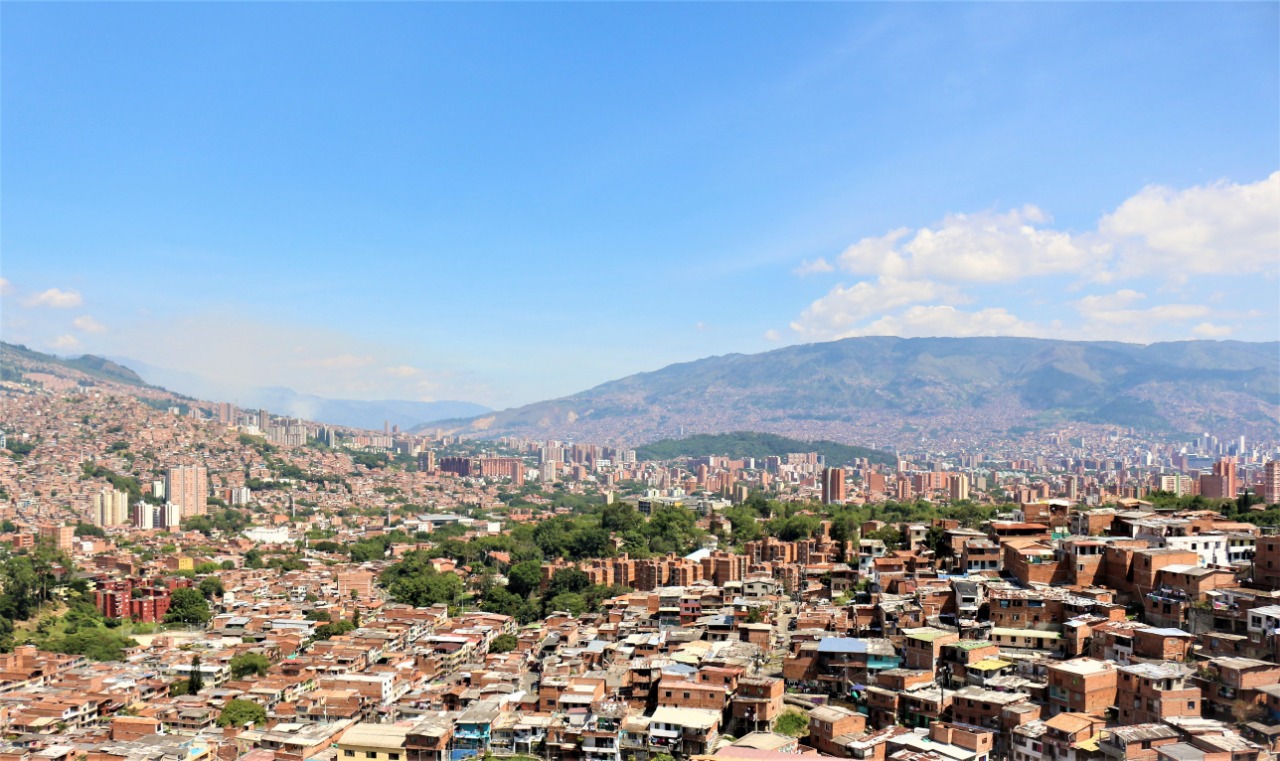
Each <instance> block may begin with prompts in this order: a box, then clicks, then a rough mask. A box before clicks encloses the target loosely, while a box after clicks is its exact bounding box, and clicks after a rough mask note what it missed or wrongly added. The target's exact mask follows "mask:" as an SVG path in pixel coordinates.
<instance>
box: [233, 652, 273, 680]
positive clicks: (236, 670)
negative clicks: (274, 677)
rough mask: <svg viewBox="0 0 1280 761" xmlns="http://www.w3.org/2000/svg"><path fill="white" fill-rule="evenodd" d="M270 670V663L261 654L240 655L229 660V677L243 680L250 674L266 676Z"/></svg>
mask: <svg viewBox="0 0 1280 761" xmlns="http://www.w3.org/2000/svg"><path fill="white" fill-rule="evenodd" d="M270 670H271V661H269V660H267V657H266V656H264V655H262V654H261V653H240V654H239V655H236V656H233V657H232V658H231V676H232V678H234V679H243V678H245V677H246V676H249V675H250V674H257V675H258V676H266V675H267V672H268V671H270Z"/></svg>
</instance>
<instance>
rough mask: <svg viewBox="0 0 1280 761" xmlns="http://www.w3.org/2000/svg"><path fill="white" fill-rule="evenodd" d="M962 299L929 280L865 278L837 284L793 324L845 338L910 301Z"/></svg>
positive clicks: (815, 334)
mask: <svg viewBox="0 0 1280 761" xmlns="http://www.w3.org/2000/svg"><path fill="white" fill-rule="evenodd" d="M962 300H963V297H962V296H961V295H960V294H959V293H958V292H956V291H955V290H954V289H953V288H951V287H949V286H945V285H940V284H938V283H935V282H932V281H929V280H898V279H897V278H893V277H881V278H879V279H878V280H876V281H875V282H870V281H863V282H861V283H855V284H854V285H852V286H850V287H848V288H846V287H844V286H843V285H837V286H836V287H835V288H833V289H832V290H831V292H830V293H828V294H827V295H826V296H823V297H822V298H820V299H818V300H817V301H814V302H813V303H812V304H810V305H809V306H808V307H807V308H806V309H805V310H804V311H803V312H801V313H800V316H799V317H798V318H797V319H796V320H795V321H794V322H792V323H791V329H792V330H794V331H795V332H797V333H799V334H801V335H802V336H805V337H806V338H810V339H816V340H824V339H827V338H836V337H842V336H845V335H850V333H849V331H850V330H854V329H855V326H857V324H858V323H860V322H862V321H864V320H866V319H868V318H870V317H873V316H876V315H880V314H883V313H885V312H888V311H892V310H894V309H898V308H900V307H904V306H907V305H908V304H919V303H921V302H926V301H944V302H959V301H962Z"/></svg>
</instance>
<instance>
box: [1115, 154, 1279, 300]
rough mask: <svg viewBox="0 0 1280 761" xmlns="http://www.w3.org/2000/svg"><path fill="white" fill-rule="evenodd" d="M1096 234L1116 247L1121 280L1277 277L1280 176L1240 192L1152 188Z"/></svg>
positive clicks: (1223, 187)
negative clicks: (1141, 277) (1260, 274)
mask: <svg viewBox="0 0 1280 761" xmlns="http://www.w3.org/2000/svg"><path fill="white" fill-rule="evenodd" d="M1098 230H1099V232H1100V233H1101V234H1102V235H1103V236H1104V237H1106V238H1107V239H1109V240H1111V241H1113V242H1114V243H1115V244H1116V251H1117V262H1116V269H1117V270H1118V272H1119V274H1120V275H1121V276H1122V277H1124V276H1128V277H1132V276H1137V275H1145V274H1164V275H1168V276H1178V275H1183V276H1185V275H1186V274H1187V273H1192V274H1206V275H1207V274H1232V273H1236V274H1243V273H1257V272H1268V273H1275V272H1276V271H1277V269H1280V172H1274V173H1272V174H1271V176H1269V177H1267V178H1266V179H1264V180H1260V181H1258V182H1255V183H1251V184H1245V185H1239V184H1235V183H1228V182H1225V181H1223V182H1217V183H1214V184H1212V185H1199V186H1196V187H1192V188H1188V189H1186V190H1175V189H1173V188H1169V187H1165V186H1163V185H1149V186H1147V187H1145V188H1143V189H1142V190H1141V191H1140V192H1139V193H1138V194H1137V195H1135V196H1133V197H1131V198H1129V199H1128V200H1127V201H1125V202H1124V203H1122V204H1121V205H1120V207H1119V208H1117V209H1116V210H1115V211H1114V212H1112V213H1111V214H1108V215H1107V216H1105V217H1103V218H1102V220H1101V221H1100V222H1099V223H1098Z"/></svg>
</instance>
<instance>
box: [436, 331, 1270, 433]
mask: <svg viewBox="0 0 1280 761" xmlns="http://www.w3.org/2000/svg"><path fill="white" fill-rule="evenodd" d="M1278 409H1280V342H1266V343H1251V342H1243V341H1179V342H1164V343H1156V344H1145V345H1144V344H1127V343H1123V342H1117V341H1064V340H1057V339H1040V338H1014V337H1000V338H994V337H993V338H896V337H889V336H876V337H867V338H848V339H842V340H839V341H831V342H825V343H814V344H800V345H796V346H788V347H782V348H779V349H773V350H770V351H768V352H763V353H760V354H726V355H719V356H714V357H705V358H702V359H698V360H693V361H690V362H681V363H676V364H672V365H668V366H666V367H663V368H659V369H657V370H652V371H646V372H642V373H636V374H634V375H630V376H626V377H624V378H619V379H617V380H613V381H608V382H606V383H603V384H600V385H598V386H595V387H593V388H590V389H587V390H585V391H581V392H578V393H577V394H572V395H569V396H566V397H561V398H559V399H551V400H546V401H542V402H535V403H533V404H529V405H524V406H522V407H515V408H511V409H508V410H502V411H499V412H496V413H492V414H485V415H481V416H477V417H473V418H468V419H460V420H450V421H437V422H435V423H433V424H432V426H433V427H439V428H443V429H445V430H448V431H450V432H454V433H458V434H462V435H474V436H497V435H504V434H512V435H529V436H534V437H542V436H553V437H562V438H575V437H577V438H583V439H591V440H599V441H611V442H614V443H625V444H628V445H638V444H643V443H645V442H647V441H652V440H654V439H657V438H670V437H672V436H675V435H677V434H676V431H678V430H680V429H684V430H685V431H686V432H688V433H726V432H730V431H735V430H743V429H751V430H755V431H762V432H770V433H778V434H782V435H787V436H793V437H796V438H803V439H813V438H830V439H832V440H835V441H844V442H848V443H856V444H862V445H866V446H873V447H874V446H877V445H878V444H877V442H879V443H880V444H886V443H892V442H893V441H894V440H895V439H898V440H902V439H906V438H910V437H912V436H915V435H916V434H918V433H921V432H922V431H923V432H924V433H925V434H927V435H926V438H929V437H931V436H942V437H946V436H954V435H963V434H966V433H968V432H971V431H976V430H983V431H1000V430H1008V429H1012V428H1015V427H1025V426H1031V427H1033V428H1037V427H1041V428H1042V427H1051V426H1053V425H1060V424H1062V423H1065V422H1085V423H1104V424H1114V425H1121V426H1125V427H1138V428H1144V429H1148V430H1155V431H1159V430H1167V431H1170V432H1177V431H1193V430H1196V429H1197V428H1203V427H1205V426H1207V425H1213V426H1216V429H1222V428H1229V429H1231V430H1236V429H1240V430H1241V432H1247V431H1259V430H1266V429H1270V430H1274V428H1275V427H1277V425H1278V424H1280V413H1278V412H1277V410H1278ZM930 431H932V433H930Z"/></svg>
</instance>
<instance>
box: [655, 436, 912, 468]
mask: <svg viewBox="0 0 1280 761" xmlns="http://www.w3.org/2000/svg"><path fill="white" fill-rule="evenodd" d="M792 452H817V453H818V454H820V455H822V456H823V457H824V458H826V462H827V464H828V465H830V466H832V467H837V466H839V465H844V464H846V463H849V462H853V461H854V460H855V459H860V458H866V459H868V460H870V461H871V462H878V463H881V464H884V465H892V464H894V463H896V462H897V458H896V457H894V455H892V454H890V453H888V452H882V451H880V450H878V449H867V448H866V447H853V446H849V445H848V444H838V443H836V442H834V441H801V440H799V439H792V438H788V437H786V436H779V435H777V434H774V433H755V432H751V431H735V432H733V433H720V434H700V435H697V436H688V437H686V438H683V439H665V440H663V441H655V442H653V443H652V444H645V445H644V446H642V447H639V448H637V449H636V456H637V457H638V458H640V459H641V460H674V459H677V458H680V457H698V456H702V455H722V456H725V457H729V458H732V459H735V460H737V459H740V458H743V457H753V458H755V459H757V460H763V459H764V458H766V457H783V456H786V455H787V454H790V453H792Z"/></svg>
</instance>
